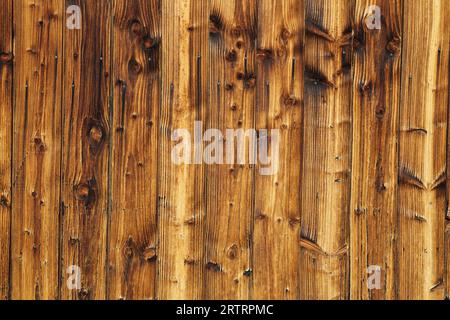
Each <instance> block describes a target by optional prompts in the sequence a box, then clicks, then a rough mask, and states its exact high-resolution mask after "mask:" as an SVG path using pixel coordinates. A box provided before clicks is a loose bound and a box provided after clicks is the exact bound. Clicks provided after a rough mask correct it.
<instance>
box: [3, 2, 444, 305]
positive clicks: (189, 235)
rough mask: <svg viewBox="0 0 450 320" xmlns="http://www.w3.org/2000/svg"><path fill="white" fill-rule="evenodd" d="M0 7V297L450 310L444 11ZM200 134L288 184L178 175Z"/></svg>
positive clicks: (317, 6)
mask: <svg viewBox="0 0 450 320" xmlns="http://www.w3.org/2000/svg"><path fill="white" fill-rule="evenodd" d="M72 5H77V6H79V7H80V8H81V17H82V20H81V29H69V28H68V27H67V25H66V20H67V18H68V14H67V13H66V9H67V8H68V7H69V6H72ZM371 5H376V6H378V7H379V8H380V9H381V28H380V29H371V28H369V27H368V25H367V23H366V22H367V18H368V15H370V12H368V10H367V9H368V7H370V6H371ZM0 7H1V11H0V299H444V298H446V297H449V290H450V274H449V272H448V269H449V264H450V259H449V257H450V255H449V254H448V253H449V250H450V241H449V240H450V239H449V236H450V231H449V230H450V228H449V226H450V220H449V219H450V213H449V212H450V211H449V210H448V199H449V195H450V175H448V174H447V168H448V167H449V166H450V155H449V154H448V151H447V150H448V147H449V146H450V144H449V142H450V135H449V134H448V132H449V130H448V120H449V116H450V114H449V112H448V108H449V77H450V66H449V61H450V52H449V47H450V1H448V0H371V1H369V0H283V1H275V0H105V1H97V0H64V1H61V0H14V1H13V0H0ZM196 121H201V123H202V125H201V130H202V131H205V130H206V129H209V128H216V129H219V130H222V131H225V130H226V129H229V128H242V129H250V128H255V129H279V130H280V150H279V160H278V165H279V169H278V171H277V172H276V173H275V174H274V175H267V176H264V175H261V174H260V169H261V165H260V164H256V165H252V164H249V163H247V164H244V165H241V164H226V165H207V164H205V163H199V164H196V165H176V164H174V163H173V162H172V160H171V150H172V148H173V147H174V145H175V144H176V142H177V141H174V139H173V137H172V133H173V131H174V130H175V129H179V128H185V129H188V130H190V131H191V132H194V127H195V122H196ZM73 265H75V266H78V267H79V268H80V270H81V288H79V289H77V290H72V289H70V288H69V287H68V286H67V285H66V283H67V281H68V280H69V281H70V273H68V272H67V268H68V267H70V266H73ZM370 266H378V267H379V268H380V269H381V280H380V287H379V288H377V289H369V288H368V282H370V281H371V279H370V276H371V273H370V272H369V273H368V272H367V271H368V270H367V269H368V268H370Z"/></svg>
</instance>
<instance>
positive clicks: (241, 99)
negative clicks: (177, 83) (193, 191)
mask: <svg viewBox="0 0 450 320" xmlns="http://www.w3.org/2000/svg"><path fill="white" fill-rule="evenodd" d="M256 8H257V7H256V2H255V1H247V0H232V1H226V2H225V1H216V0H214V1H211V2H210V8H209V17H210V21H211V22H210V24H211V28H210V36H209V50H210V53H209V78H208V79H209V92H210V95H209V96H210V99H209V107H210V108H209V110H210V111H209V112H208V119H207V121H208V122H207V129H211V128H212V129H219V130H220V131H221V132H222V135H225V136H224V137H223V139H224V140H223V141H224V142H225V143H226V145H231V144H232V145H233V147H234V148H235V149H234V150H236V149H237V148H238V145H237V139H238V138H237V137H236V138H233V139H231V137H228V136H226V130H227V129H229V128H239V129H242V130H244V131H246V130H249V129H252V128H254V109H255V92H256V90H255V88H256V82H255V80H256V79H255V57H256V50H255V40H256V39H255V36H256V27H257V26H256ZM216 138H217V137H216ZM248 139H250V138H248ZM246 143H250V140H247V142H246ZM246 146H247V148H246V150H248V145H246ZM225 151H226V150H224V159H223V160H224V161H226V162H228V161H229V160H231V159H227V157H226V152H225ZM237 153H238V151H235V153H234V152H233V157H236V160H237ZM253 170H254V166H252V165H250V164H249V163H248V161H245V159H244V161H242V162H241V163H237V162H236V163H234V161H233V164H231V163H230V164H228V165H225V164H224V165H220V166H213V167H210V168H208V169H207V171H206V172H207V181H208V183H207V186H206V187H207V199H206V201H207V211H206V225H207V237H206V241H205V246H206V268H207V277H206V290H207V291H206V297H208V298H213V299H214V298H221V297H222V298H224V299H248V298H249V292H250V291H249V288H250V287H249V285H250V279H251V273H252V268H251V264H250V263H251V262H250V259H251V228H252V218H253V212H252V209H253V205H252V195H253V174H254V172H253Z"/></svg>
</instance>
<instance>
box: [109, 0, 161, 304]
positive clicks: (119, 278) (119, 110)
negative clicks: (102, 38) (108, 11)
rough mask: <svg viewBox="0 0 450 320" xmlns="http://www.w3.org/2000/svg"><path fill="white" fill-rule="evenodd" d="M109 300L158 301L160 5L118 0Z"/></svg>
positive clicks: (158, 2)
mask: <svg viewBox="0 0 450 320" xmlns="http://www.w3.org/2000/svg"><path fill="white" fill-rule="evenodd" d="M113 43H114V44H113V46H114V53H113V57H114V58H113V59H114V71H113V79H114V107H113V119H114V121H113V126H112V137H113V139H112V141H113V145H112V165H111V179H112V180H111V197H112V199H111V200H112V215H111V230H110V235H111V236H110V238H111V240H110V245H109V247H110V254H109V264H110V267H109V270H110V276H109V282H110V284H109V298H111V299H154V298H155V280H156V254H157V252H156V246H157V236H158V234H157V229H156V221H157V211H156V210H157V175H158V174H157V164H158V162H157V153H158V119H159V106H160V103H159V100H160V77H159V75H160V60H161V54H160V44H161V35H160V1H159V0H151V1H147V0H132V1H128V0H116V1H115V6H114V40H113Z"/></svg>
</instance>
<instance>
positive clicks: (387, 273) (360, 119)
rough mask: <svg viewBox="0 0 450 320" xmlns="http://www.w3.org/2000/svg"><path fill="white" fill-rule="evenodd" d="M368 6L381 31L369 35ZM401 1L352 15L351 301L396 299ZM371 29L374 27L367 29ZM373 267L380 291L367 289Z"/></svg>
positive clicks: (358, 8) (364, 5) (359, 7)
mask: <svg viewBox="0 0 450 320" xmlns="http://www.w3.org/2000/svg"><path fill="white" fill-rule="evenodd" d="M370 5H377V6H378V7H379V8H380V9H381V13H382V17H383V23H382V25H381V29H379V30H378V29H369V27H368V24H367V23H368V18H369V17H370V14H372V12H371V11H369V10H368V8H369V7H370ZM401 10H402V1H384V0H380V1H375V2H373V1H365V0H357V1H356V5H355V11H354V27H353V28H354V33H355V37H354V41H353V48H354V75H353V143H352V146H353V148H352V149H353V155H352V196H351V207H350V217H351V218H350V229H351V238H350V248H351V251H350V256H351V257H352V259H351V264H350V276H351V282H352V286H351V298H353V299H394V298H395V274H394V265H395V263H394V260H395V235H396V223H397V215H396V205H397V198H396V196H397V178H396V176H397V175H396V173H397V170H398V169H397V164H398V160H397V159H398V157H397V140H398V136H397V132H398V129H399V128H398V112H399V102H400V77H401V70H400V67H401V37H402V32H401V28H402V26H401V17H402V15H401ZM369 25H370V24H369ZM371 266H379V267H380V268H381V270H382V273H381V275H382V278H381V280H380V281H381V283H382V288H381V289H379V290H370V289H368V277H369V276H370V275H371V273H372V271H370V270H369V271H370V273H368V272H367V270H368V268H370V267H371Z"/></svg>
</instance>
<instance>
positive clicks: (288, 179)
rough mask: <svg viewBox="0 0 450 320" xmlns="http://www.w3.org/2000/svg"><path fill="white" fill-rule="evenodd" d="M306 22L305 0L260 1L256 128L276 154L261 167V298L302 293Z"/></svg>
mask: <svg viewBox="0 0 450 320" xmlns="http://www.w3.org/2000/svg"><path fill="white" fill-rule="evenodd" d="M304 25H305V24H304V1H303V0H286V1H276V2H275V1H271V0H261V1H259V2H258V40H257V60H258V62H257V106H256V128H257V129H258V130H262V129H267V130H268V132H267V133H266V134H267V136H268V137H267V140H268V141H269V143H268V144H269V157H271V153H272V151H273V154H274V157H271V158H272V159H271V162H272V163H271V165H272V166H273V170H272V172H265V173H264V171H262V170H261V169H263V168H265V167H268V166H267V165H265V164H262V163H261V161H262V159H261V157H259V163H258V166H257V167H256V172H255V200H254V201H255V212H254V241H253V242H254V248H253V289H252V298H255V299H297V298H299V288H300V283H299V282H300V276H299V256H300V247H299V234H300V178H301V176H300V172H301V164H302V155H301V150H302V141H301V136H302V126H303V124H302V121H303V119H302V109H303V52H304V50H303V49H304V48H303V46H304ZM273 129H275V130H279V143H278V144H279V155H278V157H277V152H276V148H277V142H276V139H275V138H276V134H274V133H273V132H272V131H271V130H273ZM264 135H265V134H264V133H263V132H259V137H258V138H259V140H260V141H261V139H264ZM263 141H264V140H263ZM267 173H269V175H264V174H267ZM270 173H271V174H270ZM302 277H303V276H302Z"/></svg>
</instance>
